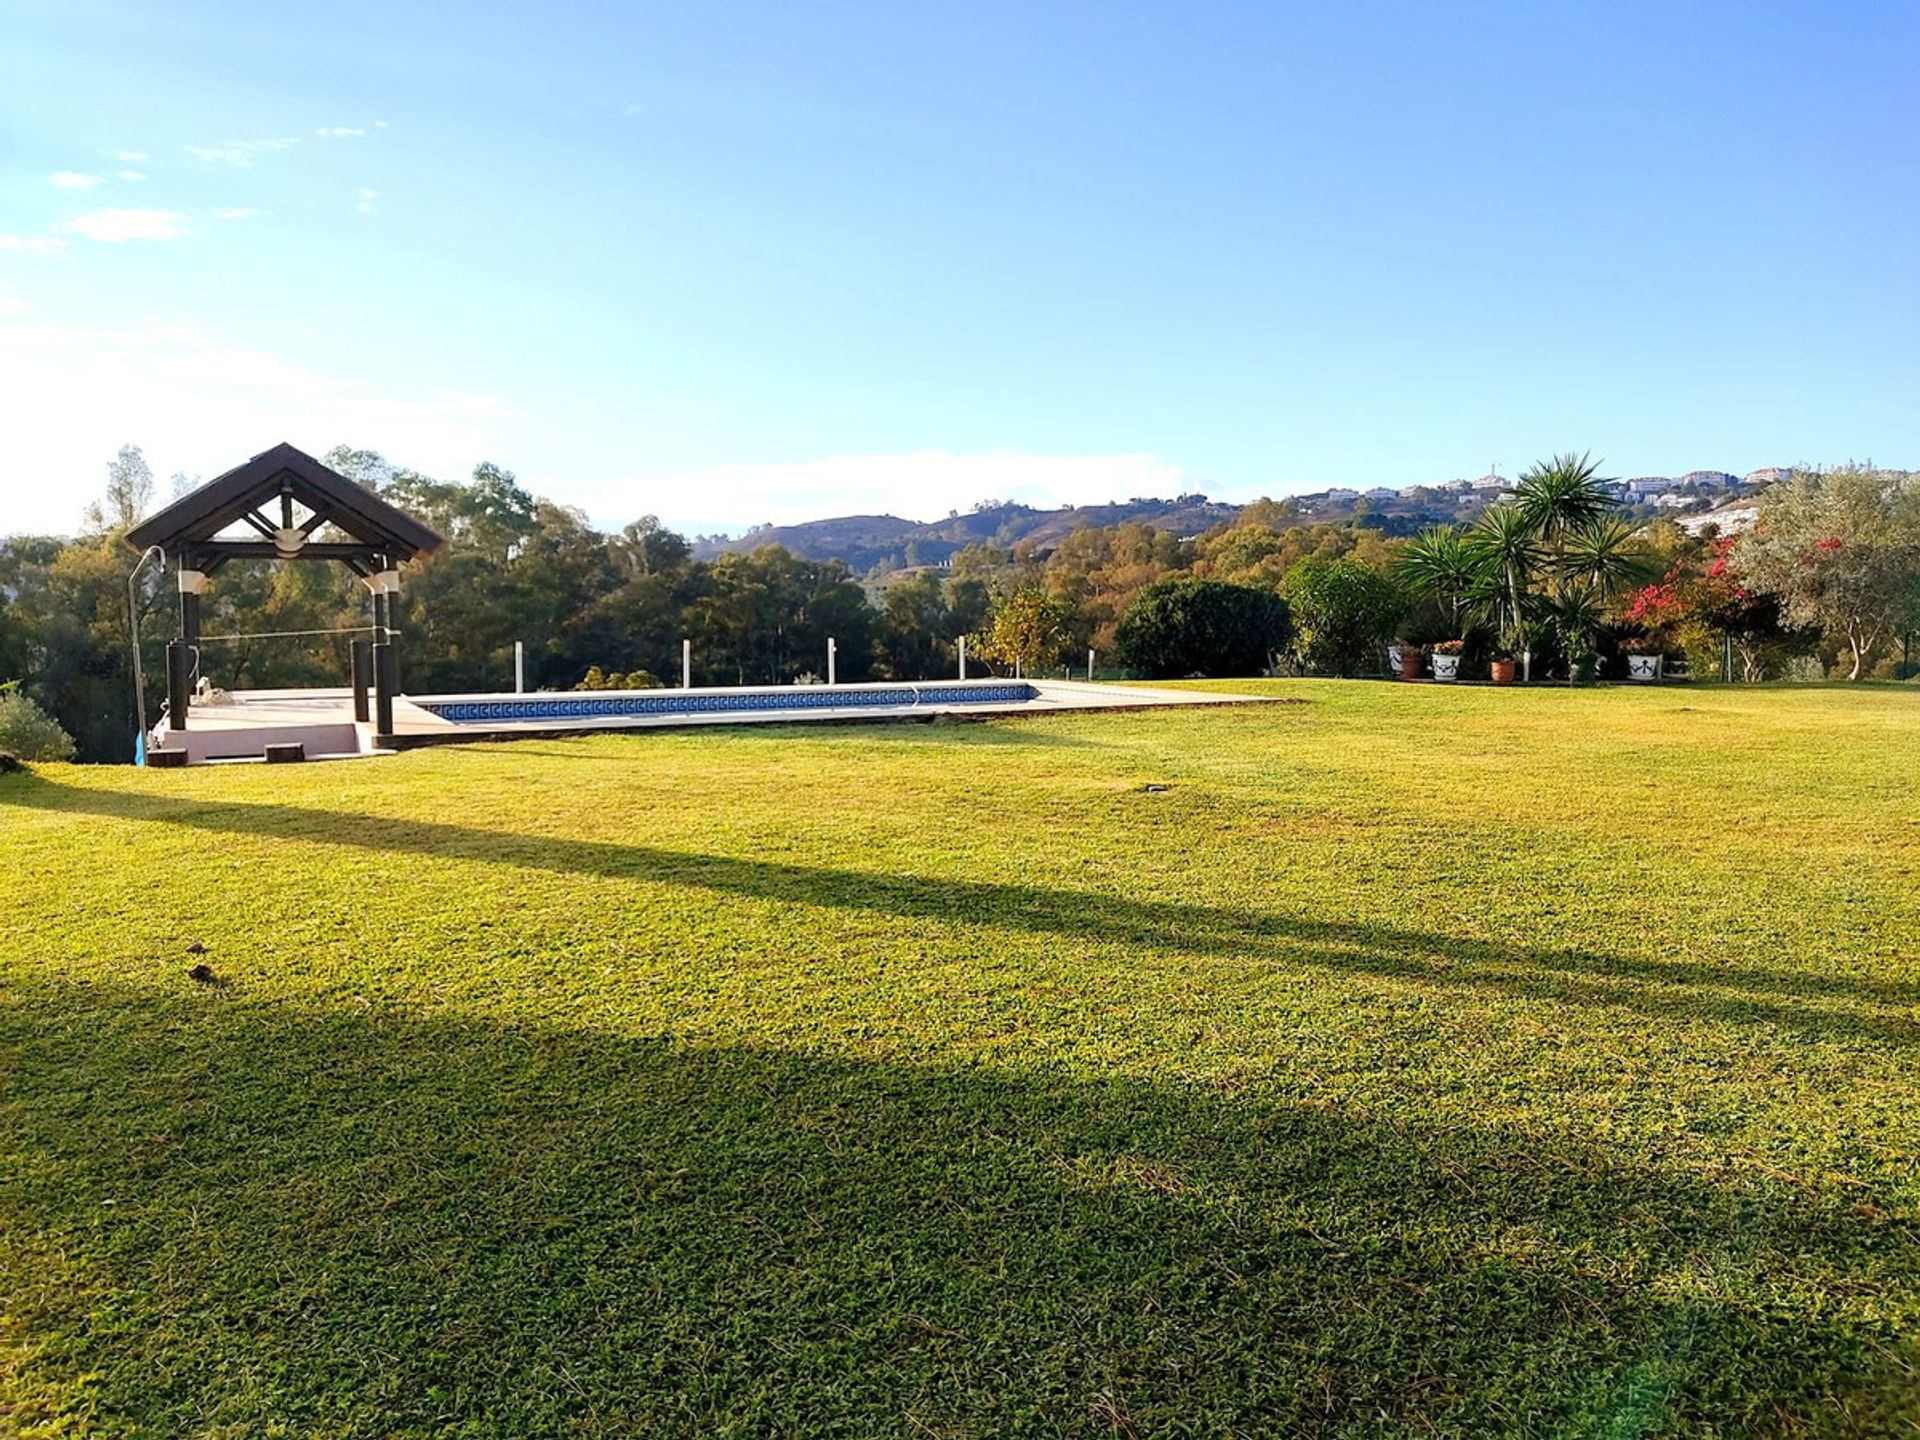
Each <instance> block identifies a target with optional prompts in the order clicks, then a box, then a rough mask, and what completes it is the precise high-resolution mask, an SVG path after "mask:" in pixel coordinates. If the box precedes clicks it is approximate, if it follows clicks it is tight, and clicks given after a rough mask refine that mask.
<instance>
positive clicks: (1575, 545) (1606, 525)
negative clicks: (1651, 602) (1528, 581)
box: [1560, 518, 1660, 600]
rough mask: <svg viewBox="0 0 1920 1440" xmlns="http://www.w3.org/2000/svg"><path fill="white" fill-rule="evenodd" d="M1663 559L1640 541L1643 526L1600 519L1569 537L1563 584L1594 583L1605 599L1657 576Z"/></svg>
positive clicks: (1562, 565)
mask: <svg viewBox="0 0 1920 1440" xmlns="http://www.w3.org/2000/svg"><path fill="white" fill-rule="evenodd" d="M1659 571H1660V565H1659V561H1658V560H1656V559H1655V558H1654V556H1653V555H1652V554H1651V553H1650V552H1649V551H1648V550H1647V549H1646V547H1645V546H1644V545H1642V544H1641V543H1640V527H1639V526H1638V525H1636V524H1634V523H1632V522H1631V521H1628V520H1621V519H1618V518H1615V519H1608V520H1596V521H1592V522H1590V523H1588V524H1586V525H1583V526H1581V527H1580V528H1579V529H1578V530H1575V531H1573V532H1572V533H1571V534H1569V535H1568V536H1567V537H1566V540H1565V543H1564V545H1563V546H1562V548H1561V551H1560V577H1561V584H1562V585H1563V586H1564V585H1567V584H1577V585H1584V586H1588V587H1590V588H1591V589H1592V590H1593V591H1594V592H1595V593H1596V594H1597V595H1598V596H1599V597H1600V598H1601V599H1602V600H1611V599H1614V598H1615V597H1617V596H1619V595H1620V594H1622V593H1623V592H1625V591H1627V590H1632V589H1637V588H1638V587H1639V586H1641V585H1644V584H1646V583H1647V582H1649V581H1650V580H1652V579H1654V578H1655V577H1656V576H1657V575H1658V574H1659Z"/></svg>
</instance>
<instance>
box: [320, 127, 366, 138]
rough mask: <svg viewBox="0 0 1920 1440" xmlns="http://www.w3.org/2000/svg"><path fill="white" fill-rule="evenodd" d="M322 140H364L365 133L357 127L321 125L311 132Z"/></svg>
mask: <svg viewBox="0 0 1920 1440" xmlns="http://www.w3.org/2000/svg"><path fill="white" fill-rule="evenodd" d="M313 133H314V134H316V135H318V136H319V137H320V138H321V139H322V140H364V139H366V138H367V132H366V131H364V130H362V129H361V128H360V127H359V126H357V125H323V126H321V127H320V129H318V130H316V131H314V132H313Z"/></svg>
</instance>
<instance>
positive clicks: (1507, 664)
mask: <svg viewBox="0 0 1920 1440" xmlns="http://www.w3.org/2000/svg"><path fill="white" fill-rule="evenodd" d="M1489 668H1490V669H1491V670H1492V671H1493V683H1494V684H1496V685H1511V684H1512V683H1513V676H1514V672H1515V671H1516V670H1517V669H1518V668H1519V666H1518V665H1517V664H1516V663H1515V662H1514V661H1512V660H1495V661H1493V662H1492V664H1491V665H1490V667H1489Z"/></svg>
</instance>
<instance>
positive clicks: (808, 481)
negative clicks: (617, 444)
mask: <svg viewBox="0 0 1920 1440" xmlns="http://www.w3.org/2000/svg"><path fill="white" fill-rule="evenodd" d="M1190 488H1192V487H1191V484H1190V483H1189V477H1188V476H1187V473H1186V472H1185V471H1184V470H1183V469H1182V468H1181V467H1180V466H1178V465H1176V464H1173V463H1172V462H1170V461H1167V460H1163V459H1161V458H1160V457H1159V456H1157V455H1139V454H1118V455H1029V454H1022V453H1019V452H1015V451H992V452H988V453H985V454H975V455H961V454H955V453H953V452H951V451H946V450H916V451H912V452H909V453H905V454H898V455H834V456H830V457H828V458H826V459H823V460H800V461H793V462H789V463H784V464H782V463H775V464H767V465H717V466H713V467H711V468H708V469H704V470H695V471H691V472H688V473H685V474H680V475H664V476H662V475H655V476H646V477H642V478H636V479H621V480H610V481H604V482H588V483H586V484H576V485H573V486H570V487H569V489H568V499H569V500H571V501H573V502H574V503H577V504H580V505H583V506H584V507H585V508H586V509H587V510H588V511H589V513H591V514H592V515H593V516H594V518H595V519H596V520H599V521H601V522H602V523H604V524H624V523H625V522H626V521H628V520H631V519H633V518H634V516H636V515H639V514H644V513H647V512H653V513H656V514H663V515H665V514H671V515H675V516H677V517H679V518H680V520H681V523H697V524H723V525H728V526H733V527H736V528H744V527H746V526H748V525H754V524H759V523H761V522H764V521H771V522H773V523H774V524H776V525H779V524H790V523H792V522H794V521H797V520H819V519H824V518H827V517H830V516H835V515H866V514H893V515H901V516H904V517H905V518H908V519H913V520H934V519H939V518H940V517H942V516H944V515H945V514H946V513H947V512H948V511H949V510H967V509H970V508H971V507H972V506H973V504H974V502H976V501H979V500H987V499H994V500H1018V501H1020V502H1022V503H1023V504H1028V505H1035V506H1054V505H1065V504H1069V503H1071V504H1087V505H1092V504H1099V503H1102V502H1104V501H1107V500H1125V499H1127V498H1129V497H1131V496H1134V495H1174V494H1178V493H1180V492H1181V491H1182V490H1186V489H1190ZM695 507H697V513H695Z"/></svg>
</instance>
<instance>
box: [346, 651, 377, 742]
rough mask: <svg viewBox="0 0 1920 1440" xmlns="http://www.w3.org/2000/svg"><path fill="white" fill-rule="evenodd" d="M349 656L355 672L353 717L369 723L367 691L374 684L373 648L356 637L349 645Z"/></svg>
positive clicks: (357, 721) (363, 722) (360, 721)
mask: <svg viewBox="0 0 1920 1440" xmlns="http://www.w3.org/2000/svg"><path fill="white" fill-rule="evenodd" d="M347 658H348V662H349V666H350V668H351V670H352V673H353V718H354V720H355V722H356V723H358V724H361V725H364V724H366V723H367V718H368V715H369V714H370V713H371V712H370V711H369V710H368V709H367V691H368V689H369V687H371V686H372V684H373V650H372V647H370V646H369V645H368V644H367V642H366V641H364V640H360V639H355V640H354V641H353V642H352V643H351V644H350V645H348V647H347Z"/></svg>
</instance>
